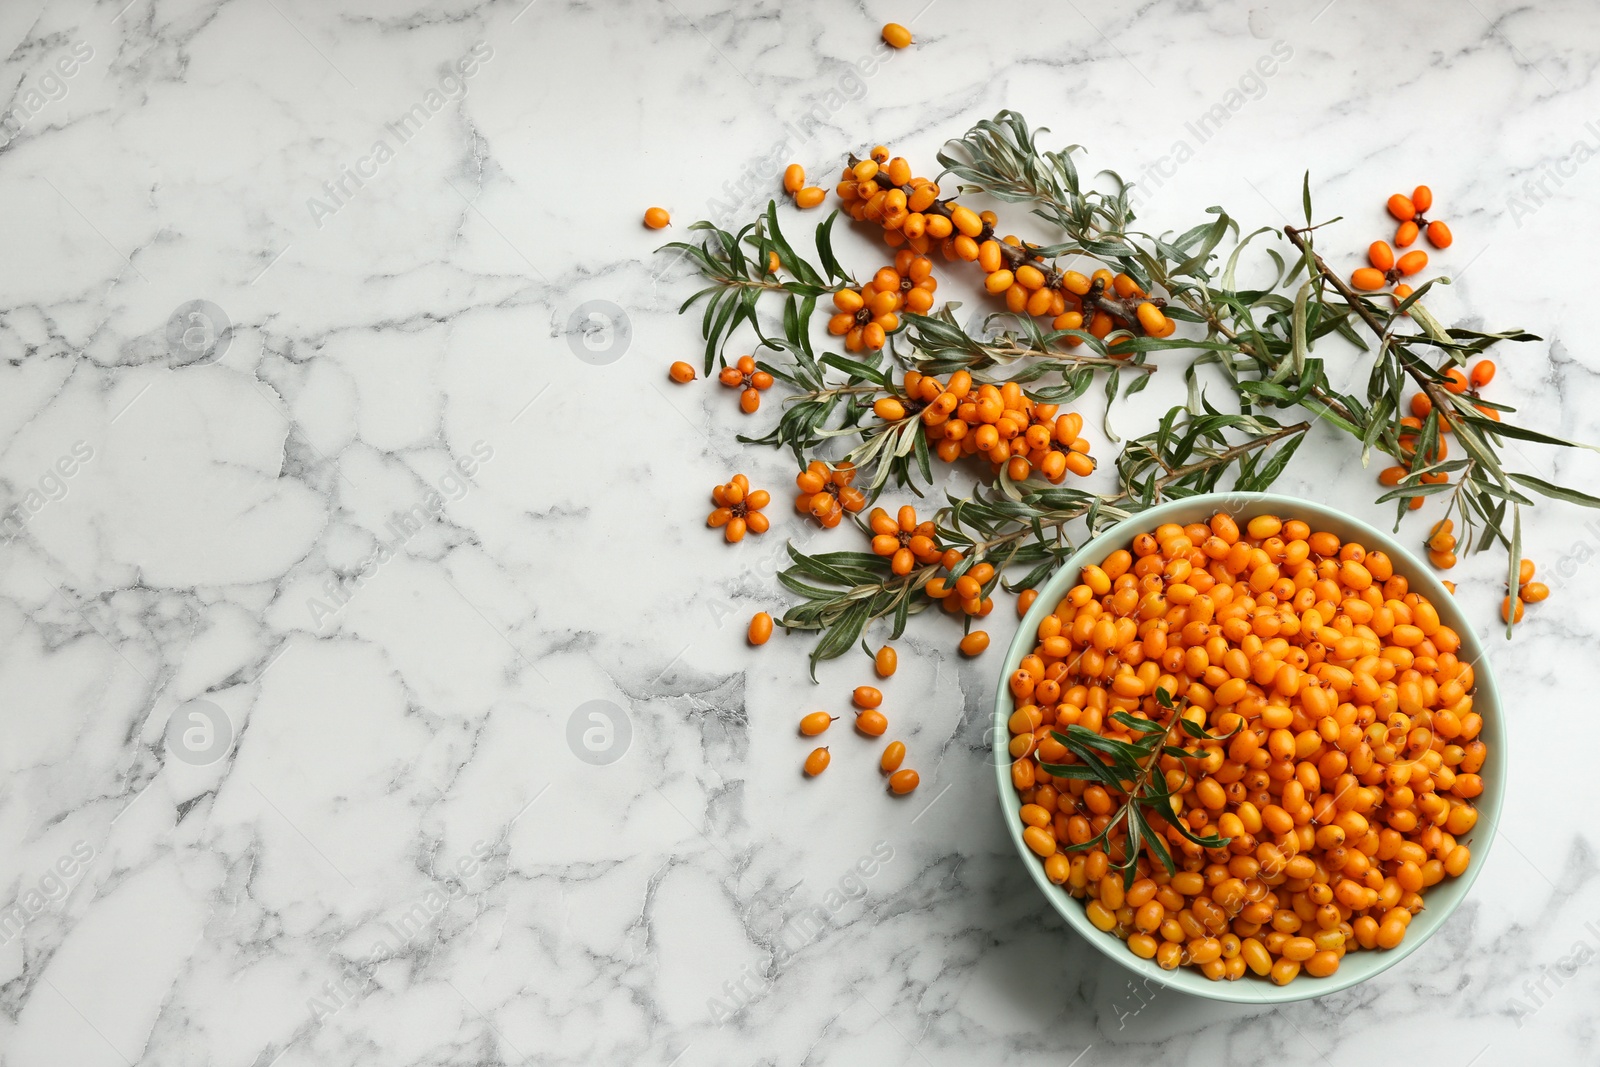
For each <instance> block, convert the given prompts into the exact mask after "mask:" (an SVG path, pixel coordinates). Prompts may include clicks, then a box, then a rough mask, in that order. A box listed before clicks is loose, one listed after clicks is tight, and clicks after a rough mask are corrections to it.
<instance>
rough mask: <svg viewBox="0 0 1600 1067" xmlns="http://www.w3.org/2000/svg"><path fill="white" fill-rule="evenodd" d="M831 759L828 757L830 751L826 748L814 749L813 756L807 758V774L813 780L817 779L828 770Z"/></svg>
mask: <svg viewBox="0 0 1600 1067" xmlns="http://www.w3.org/2000/svg"><path fill="white" fill-rule="evenodd" d="M831 758H832V757H830V756H829V755H828V750H827V749H826V748H814V749H812V750H811V755H809V756H807V757H806V767H805V770H806V774H807V775H809V776H810V777H812V778H815V777H816V776H817V775H819V774H821V773H822V772H823V771H825V770H827V769H828V761H829V759H831Z"/></svg>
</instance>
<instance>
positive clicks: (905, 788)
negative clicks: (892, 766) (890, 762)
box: [889, 768, 922, 796]
mask: <svg viewBox="0 0 1600 1067" xmlns="http://www.w3.org/2000/svg"><path fill="white" fill-rule="evenodd" d="M921 781H922V779H921V777H920V776H918V774H917V772H916V771H913V770H911V769H909V768H907V769H906V770H903V771H895V772H894V773H893V774H891V775H890V776H889V788H890V789H891V790H893V791H894V793H895V794H896V795H898V796H904V795H905V794H907V793H909V792H911V791H912V790H913V789H915V788H917V786H918V784H920V783H921Z"/></svg>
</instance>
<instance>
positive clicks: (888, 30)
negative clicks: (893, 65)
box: [883, 22, 911, 48]
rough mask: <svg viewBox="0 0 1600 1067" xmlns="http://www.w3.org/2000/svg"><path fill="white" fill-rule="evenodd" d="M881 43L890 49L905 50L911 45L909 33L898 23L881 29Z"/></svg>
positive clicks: (892, 23)
mask: <svg viewBox="0 0 1600 1067" xmlns="http://www.w3.org/2000/svg"><path fill="white" fill-rule="evenodd" d="M883 41H884V43H885V44H887V45H888V46H889V47H890V48H905V47H907V46H908V45H910V44H911V31H910V30H908V29H906V28H905V27H904V26H902V25H900V24H899V23H898V22H891V23H888V24H887V25H885V26H884V27H883Z"/></svg>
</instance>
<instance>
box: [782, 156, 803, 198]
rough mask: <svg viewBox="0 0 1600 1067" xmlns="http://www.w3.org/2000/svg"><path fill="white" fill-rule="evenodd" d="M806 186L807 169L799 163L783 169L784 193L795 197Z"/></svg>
mask: <svg viewBox="0 0 1600 1067" xmlns="http://www.w3.org/2000/svg"><path fill="white" fill-rule="evenodd" d="M805 184H806V168H804V167H802V166H801V165H800V164H798V163H791V164H789V165H788V166H787V167H785V168H784V169H783V191H784V192H786V193H788V194H789V195H791V196H793V195H794V194H795V193H798V192H799V191H800V190H801V189H803V188H805Z"/></svg>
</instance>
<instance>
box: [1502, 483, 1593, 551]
mask: <svg viewBox="0 0 1600 1067" xmlns="http://www.w3.org/2000/svg"><path fill="white" fill-rule="evenodd" d="M1506 477H1508V478H1510V479H1511V480H1512V481H1514V482H1518V483H1520V484H1522V485H1525V486H1527V487H1528V488H1529V489H1532V490H1534V491H1535V492H1538V493H1541V494H1543V495H1544V496H1547V497H1549V498H1550V499H1552V500H1565V501H1566V502H1567V503H1569V504H1579V505H1582V506H1583V507H1586V508H1600V496H1590V495H1589V494H1588V493H1584V492H1580V491H1579V490H1577V489H1568V488H1567V487H1566V486H1564V485H1556V484H1554V483H1553V482H1547V481H1545V480H1544V479H1543V478H1535V477H1534V476H1533V475H1531V474H1518V473H1516V472H1515V471H1508V472H1507V474H1506ZM1519 558H1520V557H1519Z"/></svg>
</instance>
